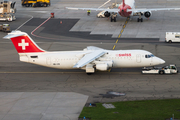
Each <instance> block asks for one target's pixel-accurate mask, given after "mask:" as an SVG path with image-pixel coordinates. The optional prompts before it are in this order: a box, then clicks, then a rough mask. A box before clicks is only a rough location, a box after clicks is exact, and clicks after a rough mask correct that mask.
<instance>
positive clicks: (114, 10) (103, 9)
mask: <svg viewBox="0 0 180 120" xmlns="http://www.w3.org/2000/svg"><path fill="white" fill-rule="evenodd" d="M66 9H70V10H93V11H108V12H116V13H117V12H118V11H119V10H118V9H107V8H73V7H66Z"/></svg>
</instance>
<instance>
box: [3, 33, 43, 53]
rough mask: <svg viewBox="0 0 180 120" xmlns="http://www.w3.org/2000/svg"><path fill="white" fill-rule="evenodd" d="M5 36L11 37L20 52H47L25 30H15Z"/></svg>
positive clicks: (6, 37)
mask: <svg viewBox="0 0 180 120" xmlns="http://www.w3.org/2000/svg"><path fill="white" fill-rule="evenodd" d="M4 38H5V39H11V41H12V42H13V44H14V46H15V48H16V50H17V52H18V53H33V52H45V51H44V50H42V49H41V48H40V47H39V46H38V45H37V44H36V43H35V42H34V41H33V40H32V39H31V38H30V37H29V35H28V34H27V33H25V32H21V31H13V32H11V33H9V34H8V35H7V36H5V37H4Z"/></svg>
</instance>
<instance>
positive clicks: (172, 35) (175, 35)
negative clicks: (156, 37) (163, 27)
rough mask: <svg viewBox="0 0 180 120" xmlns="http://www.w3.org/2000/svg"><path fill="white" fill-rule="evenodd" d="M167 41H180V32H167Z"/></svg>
mask: <svg viewBox="0 0 180 120" xmlns="http://www.w3.org/2000/svg"><path fill="white" fill-rule="evenodd" d="M166 42H168V43H172V42H180V32H166Z"/></svg>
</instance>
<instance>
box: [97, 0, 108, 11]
mask: <svg viewBox="0 0 180 120" xmlns="http://www.w3.org/2000/svg"><path fill="white" fill-rule="evenodd" d="M110 1H111V0H108V1H107V2H105V3H104V4H102V5H101V6H99V7H98V9H99V8H101V7H103V6H104V5H106V4H107V3H108V2H110Z"/></svg>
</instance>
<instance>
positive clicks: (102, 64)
mask: <svg viewBox="0 0 180 120" xmlns="http://www.w3.org/2000/svg"><path fill="white" fill-rule="evenodd" d="M95 64H96V69H97V70H100V71H106V70H108V69H109V68H110V67H113V61H112V60H110V61H95Z"/></svg>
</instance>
